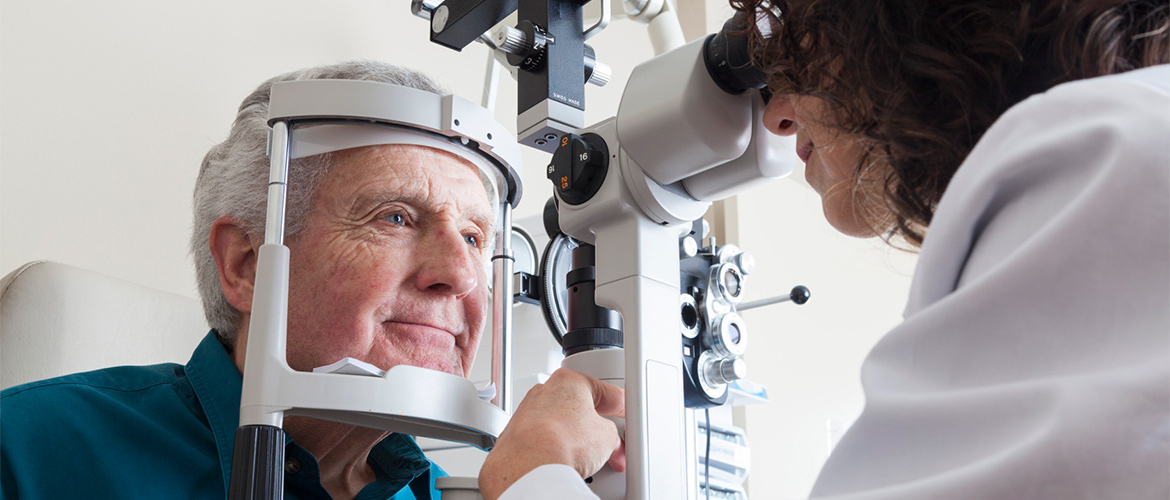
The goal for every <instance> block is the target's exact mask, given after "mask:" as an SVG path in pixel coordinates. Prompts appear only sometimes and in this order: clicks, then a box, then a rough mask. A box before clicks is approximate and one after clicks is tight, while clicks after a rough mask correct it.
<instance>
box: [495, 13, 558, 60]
mask: <svg viewBox="0 0 1170 500" xmlns="http://www.w3.org/2000/svg"><path fill="white" fill-rule="evenodd" d="M515 31H520V33H522V34H523V37H522V38H521V37H520V36H518V35H517V34H516V33H515ZM521 40H522V41H521ZM496 42H497V45H498V46H500V48H501V49H502V50H504V51H505V52H507V53H508V63H509V64H511V65H512V66H519V67H520V69H523V70H525V71H536V70H538V69H540V67H541V66H543V65H544V53H545V51H546V45H548V32H547V31H545V30H544V28H541V27H540V25H537V24H532V22H531V21H520V24H517V25H516V28H514V29H512V28H509V29H505V30H503V35H499V34H497V35H496Z"/></svg>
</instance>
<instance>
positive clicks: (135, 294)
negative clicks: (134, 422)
mask: <svg viewBox="0 0 1170 500" xmlns="http://www.w3.org/2000/svg"><path fill="white" fill-rule="evenodd" d="M208 330H209V327H208V326H207V320H206V319H204V317H203V307H202V304H201V303H200V302H199V301H198V300H196V299H193V298H190V297H184V296H182V295H176V294H173V293H169V292H164V291H162V290H157V289H154V288H148V287H145V286H141V285H137V284H134V283H130V282H128V281H124V280H121V279H118V278H113V277H110V276H106V275H104V274H99V273H96V272H93V271H87V270H85V269H80V268H77V267H73V266H68V265H65V264H60V263H56V262H48V261H36V262H30V263H28V264H25V265H23V266H21V267H20V268H18V269H17V270H15V271H13V272H11V273H9V274H8V275H7V276H5V277H4V278H3V280H0V388H8V387H11V386H14V385H18V384H23V383H25V382H32V381H34V380H41V379H45V378H50V377H55V376H58V375H65V374H69V373H76V372H83V371H89V370H95V369H98V368H105V367H109V366H118V365H149V364H156V363H164V362H176V363H186V362H187V360H188V359H189V358H190V357H191V353H192V352H193V351H194V349H195V346H196V345H197V344H198V343H199V341H200V339H202V338H203V336H204V335H206V334H207V332H208Z"/></svg>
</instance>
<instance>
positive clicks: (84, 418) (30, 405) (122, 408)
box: [0, 363, 196, 438]
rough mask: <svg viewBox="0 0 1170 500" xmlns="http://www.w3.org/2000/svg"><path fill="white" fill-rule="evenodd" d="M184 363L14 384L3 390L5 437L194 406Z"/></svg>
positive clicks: (94, 426) (1, 404) (0, 405)
mask: <svg viewBox="0 0 1170 500" xmlns="http://www.w3.org/2000/svg"><path fill="white" fill-rule="evenodd" d="M193 396H194V393H193V391H192V389H191V384H190V383H189V382H188V381H187V380H186V373H185V370H184V367H183V366H182V365H178V364H174V363H166V364H159V365H150V366H118V367H112V368H104V369H101V370H95V371H91V372H84V373H75V374H71V375H64V376H61V377H54V378H50V379H45V380H40V381H36V382H30V383H27V384H23V385H18V386H15V387H10V388H8V389H5V390H4V391H3V392H0V408H2V409H3V411H2V413H0V419H2V420H3V427H0V432H3V434H4V436H5V438H10V437H12V432H9V431H13V432H33V431H35V430H36V429H43V428H45V427H46V426H54V425H67V426H70V427H73V428H89V429H97V428H100V427H102V426H109V425H114V424H115V423H122V422H134V421H137V420H138V418H135V417H133V415H138V416H139V417H145V418H150V417H149V415H152V414H155V415H157V414H159V413H160V412H162V413H168V412H172V411H176V410H177V411H181V412H184V413H190V412H191V411H192V410H194V409H196V405H195V404H194V403H195V402H194V398H193Z"/></svg>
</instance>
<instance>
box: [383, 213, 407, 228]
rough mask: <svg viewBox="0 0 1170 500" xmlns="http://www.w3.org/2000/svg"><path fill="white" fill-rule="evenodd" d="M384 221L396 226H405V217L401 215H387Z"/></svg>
mask: <svg viewBox="0 0 1170 500" xmlns="http://www.w3.org/2000/svg"><path fill="white" fill-rule="evenodd" d="M386 220H387V221H390V223H391V224H395V225H398V226H405V225H406V217H405V216H404V215H402V214H397V213H395V214H390V215H387V216H386Z"/></svg>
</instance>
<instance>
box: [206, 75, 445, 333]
mask: <svg viewBox="0 0 1170 500" xmlns="http://www.w3.org/2000/svg"><path fill="white" fill-rule="evenodd" d="M318 79H335V80H372V81H378V82H383V83H392V84H395V85H402V86H404V87H411V88H415V89H419V90H425V91H428V92H433V93H436V94H446V93H447V91H446V89H444V88H443V87H442V86H441V85H439V84H438V83H437V82H435V81H434V80H432V79H431V78H430V77H428V76H426V75H424V74H422V73H419V72H417V71H414V70H410V69H406V68H401V67H398V66H392V65H389V64H385V63H381V62H376V61H352V62H345V63H340V64H334V65H329V66H320V67H316V68H309V69H303V70H300V71H293V72H291V73H285V74H283V75H280V76H277V77H275V78H272V79H270V80H268V81H266V82H264V83H262V84H260V86H259V87H257V88H256V90H255V91H253V92H252V93H251V94H250V95H248V97H247V98H245V99H244V102H243V103H241V104H240V109H239V111H238V112H237V113H236V121H235V123H233V124H232V130H231V132H230V133H229V134H228V138H227V140H225V141H223V142H222V143H220V144H217V145H216V146H215V147H212V148H211V150H210V151H208V152H207V156H205V157H204V158H203V166H202V167H201V168H200V169H199V178H198V180H196V181H195V200H194V209H195V224H194V226H195V227H194V229H193V232H192V233H191V254H192V255H193V257H194V259H195V279H196V281H197V283H198V285H199V295H200V296H201V297H202V299H203V313H204V315H206V316H207V323H208V324H209V325H211V328H213V329H215V331H216V332H217V333H218V335H219V336H220V338H221V339H223V340H225V341H227V342H228V343H229V344H234V343H235V339H236V333H237V332H236V329H237V326H238V325H239V322H240V319H241V317H242V316H241V314H240V311H237V310H236V308H235V307H232V305H231V304H230V303H228V301H227V298H226V297H224V294H223V290H222V289H221V288H220V282H219V269H218V268H217V267H216V264H215V259H214V258H213V257H212V255H211V247H210V242H209V235H210V233H211V224H212V223H213V222H215V220H216V219H218V218H220V217H222V216H225V215H226V216H228V217H231V218H233V219H235V220H236V221H237V222H238V223H239V224H240V226H241V227H242V228H243V229H244V231H246V232H247V234H248V236H249V237H251V238H252V239H253V240H254V241H259V240H261V239H263V237H264V222H265V215H266V204H267V200H268V196H267V194H268V171H269V161H268V156H267V146H268V130H269V128H268V100H269V94H270V91H271V89H272V84H274V83H276V82H287V81H296V80H318ZM330 156H331V155H329V154H323V155H317V156H311V157H307V158H300V159H296V160H293V161H291V162H289V174H288V175H289V191H288V203H287V215H286V228H285V237H286V239H289V240H291V239H293V238H294V237H295V236H297V235H298V234H299V233H300V232H301V231H302V230H303V229H304V223H305V218H306V216H307V215H308V213H309V208H310V202H311V200H312V199H313V193H314V192H315V191H316V189H317V186H318V185H319V184H320V182H321V179H323V178H324V177H325V173H326V172H328V170H329V167H330Z"/></svg>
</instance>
